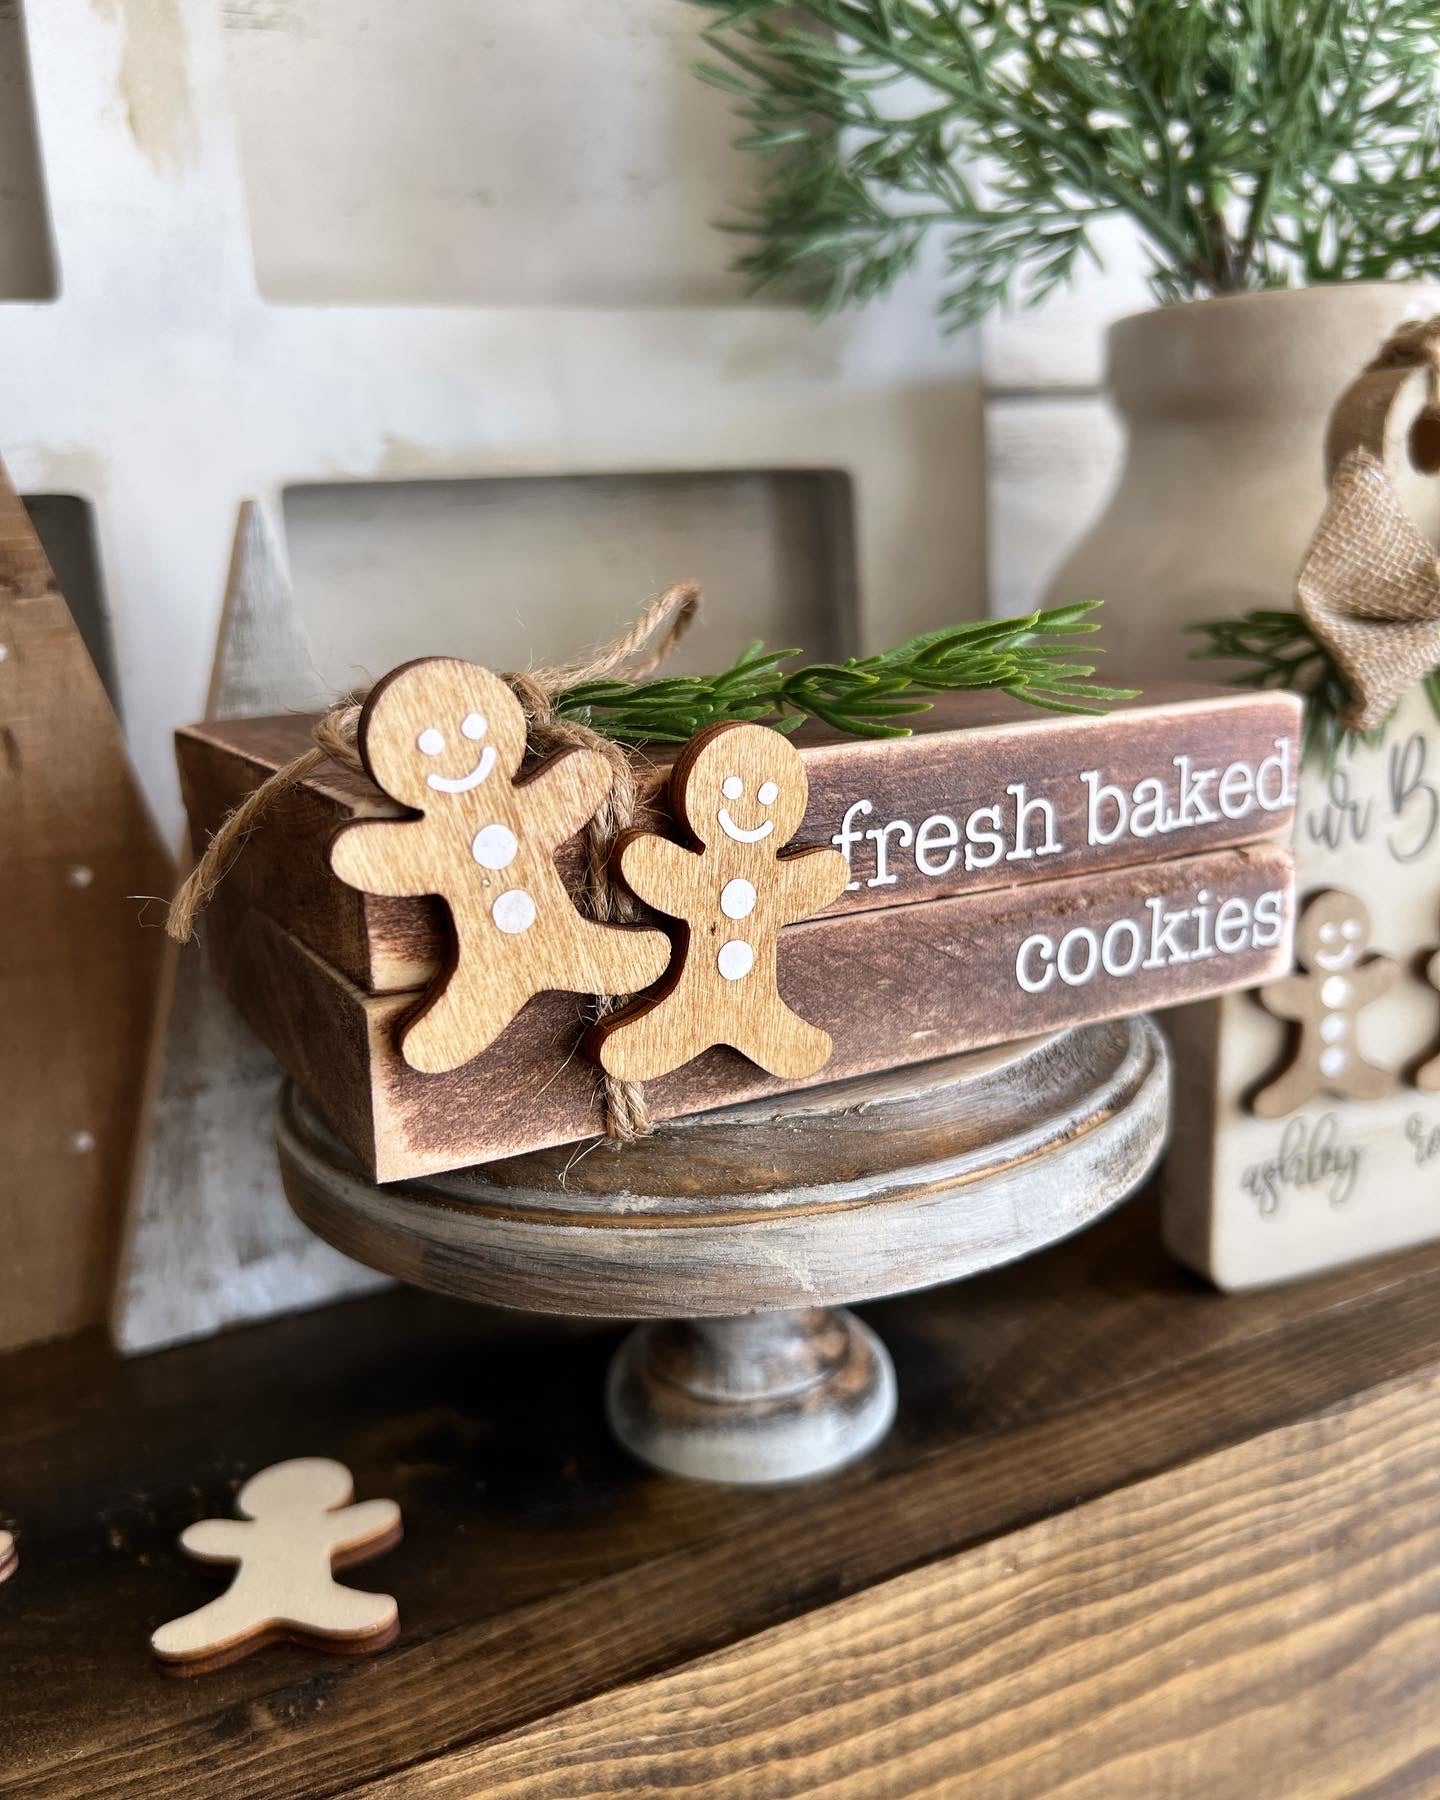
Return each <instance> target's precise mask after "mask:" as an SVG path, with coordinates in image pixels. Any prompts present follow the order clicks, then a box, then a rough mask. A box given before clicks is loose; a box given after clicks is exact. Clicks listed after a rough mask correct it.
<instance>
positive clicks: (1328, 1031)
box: [1320, 1012, 1350, 1044]
mask: <svg viewBox="0 0 1440 1800" xmlns="http://www.w3.org/2000/svg"><path fill="white" fill-rule="evenodd" d="M1349 1029H1350V1022H1349V1020H1348V1019H1347V1018H1346V1017H1345V1014H1344V1013H1338V1012H1333V1013H1326V1015H1325V1017H1324V1018H1323V1019H1322V1020H1321V1021H1320V1035H1321V1037H1323V1038H1324V1040H1325V1042H1326V1043H1327V1044H1333V1043H1335V1042H1336V1040H1337V1039H1339V1038H1343V1037H1344V1035H1345V1033H1346V1032H1347V1031H1348V1030H1349Z"/></svg>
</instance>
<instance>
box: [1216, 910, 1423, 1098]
mask: <svg viewBox="0 0 1440 1800" xmlns="http://www.w3.org/2000/svg"><path fill="white" fill-rule="evenodd" d="M1369 940H1370V914H1369V912H1368V911H1367V909H1366V907H1365V904H1364V902H1363V901H1361V900H1357V899H1356V898H1355V896H1354V895H1353V894H1347V893H1344V892H1342V891H1341V890H1340V889H1339V888H1327V889H1325V890H1324V892H1322V893H1319V894H1316V895H1315V896H1314V897H1313V898H1312V899H1311V900H1310V901H1308V902H1307V904H1306V906H1305V910H1304V911H1303V912H1302V913H1301V915H1300V919H1299V922H1298V924H1297V925H1296V928H1295V960H1296V962H1297V963H1298V964H1299V966H1300V970H1301V973H1299V974H1295V975H1285V976H1282V977H1281V978H1280V980H1279V981H1270V982H1267V983H1266V984H1265V986H1264V987H1262V988H1261V989H1260V995H1259V997H1260V1001H1261V1004H1262V1005H1263V1006H1264V1007H1265V1008H1266V1010H1267V1011H1268V1012H1271V1013H1273V1014H1274V1015H1275V1017H1276V1018H1277V1019H1289V1020H1293V1021H1294V1023H1295V1024H1296V1025H1298V1026H1299V1040H1298V1042H1297V1043H1296V1046H1295V1054H1294V1056H1293V1058H1292V1060H1291V1061H1290V1063H1289V1064H1288V1066H1287V1067H1286V1068H1285V1069H1284V1071H1283V1072H1282V1073H1281V1074H1280V1075H1279V1076H1278V1077H1277V1078H1276V1079H1275V1080H1274V1081H1272V1082H1270V1083H1269V1084H1268V1085H1267V1086H1266V1087H1263V1088H1262V1089H1261V1090H1260V1092H1259V1093H1258V1094H1256V1096H1255V1098H1254V1099H1253V1100H1252V1101H1251V1111H1252V1112H1254V1113H1255V1114H1256V1116H1257V1117H1258V1118H1261V1119H1279V1118H1283V1117H1284V1115H1285V1114H1286V1113H1291V1112H1294V1111H1295V1109H1296V1107H1299V1106H1304V1104H1305V1103H1306V1101H1307V1100H1313V1099H1314V1098H1315V1097H1316V1096H1317V1095H1318V1094H1333V1095H1335V1096H1336V1097H1337V1098H1338V1099H1342V1100H1380V1099H1383V1098H1384V1096H1385V1095H1386V1094H1391V1093H1394V1091H1395V1089H1396V1087H1397V1086H1398V1085H1399V1084H1398V1082H1397V1080H1396V1078H1395V1076H1394V1075H1392V1074H1391V1073H1390V1071H1389V1070H1388V1069H1381V1068H1378V1067H1377V1066H1376V1065H1375V1064H1374V1063H1371V1062H1367V1061H1366V1060H1365V1058H1364V1057H1363V1056H1362V1055H1361V1054H1360V1046H1359V1044H1358V1043H1357V1041H1356V1025H1357V1022H1358V1015H1359V1013H1360V1010H1361V1008H1362V1007H1366V1006H1369V1005H1370V1003H1371V1002H1372V1001H1373V1000H1378V999H1379V998H1380V996H1381V995H1382V994H1383V993H1385V992H1386V991H1387V990H1388V989H1389V988H1390V987H1391V986H1393V984H1394V982H1395V978H1396V976H1397V975H1398V974H1399V972H1400V970H1399V965H1398V964H1397V963H1395V962H1394V961H1393V960H1392V959H1391V958H1390V957H1388V956H1372V957H1369V958H1368V959H1367V960H1366V961H1364V962H1362V961H1361V960H1360V959H1361V957H1362V956H1364V955H1365V949H1366V946H1367V944H1368V943H1369Z"/></svg>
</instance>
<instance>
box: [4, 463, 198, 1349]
mask: <svg viewBox="0 0 1440 1800" xmlns="http://www.w3.org/2000/svg"><path fill="white" fill-rule="evenodd" d="M0 649H3V654H0V870H3V872H4V884H5V906H4V919H5V930H4V933H3V935H0V992H3V994H4V997H5V1008H4V1023H3V1025H0V1091H3V1094H4V1103H5V1117H6V1151H7V1154H6V1168H5V1177H4V1180H3V1182H0V1244H3V1245H4V1246H5V1254H4V1259H3V1264H0V1347H7V1346H10V1345H14V1344H23V1343H27V1342H29V1341H31V1340H33V1339H36V1338H43V1337H50V1336H54V1335H57V1334H59V1333H62V1332H68V1331H78V1330H79V1329H80V1328H81V1327H83V1326H86V1325H90V1324H94V1323H96V1322H97V1321H98V1320H100V1319H101V1318H103V1317H104V1315H105V1309H106V1305H107V1301H108V1296H109V1288H110V1283H111V1280H112V1279H113V1275H114V1267H115V1259H116V1254H117V1249H118V1241H119V1234H120V1229H121V1216H122V1212H123V1208H124V1202H125V1193H126V1189H127V1186H128V1183H129V1179H130V1166H131V1158H132V1156H133V1155H134V1151H135V1142H136V1132H137V1128H138V1125H139V1119H140V1110H141V1104H142V1096H143V1079H142V1077H143V1066H144V1046H145V1043H146V1039H147V1035H148V1033H149V1030H150V1023H151V1018H152V1015H153V1011H154V1007H155V1004H156V1000H157V997H158V989H159V978H160V966H161V950H162V945H163V943H164V938H163V935H162V933H161V931H160V929H159V926H160V909H159V906H158V904H157V905H156V906H155V907H153V908H152V909H151V914H150V918H149V924H150V929H148V930H146V929H144V928H143V925H142V920H143V914H144V904H145V902H144V897H145V896H147V895H150V896H160V895H163V894H165V893H166V892H168V890H169V888H170V885H171V882H172V880H173V872H172V870H171V866H170V863H169V861H168V859H167V858H166V856H165V854H164V852H163V850H162V848H161V846H160V842H159V839H158V837H157V835H156V832H155V828H154V825H153V823H152V821H151V819H150V817H149V814H148V813H147V811H146V808H145V805H144V802H143V801H142V799H141V797H140V793H139V790H138V787H137V784H136V781H135V777H134V774H133V772H132V770H131V767H130V763H129V760H128V758H127V756H126V751H125V744H124V740H123V738H122V736H121V733H120V726H119V723H118V721H117V720H116V717H115V714H114V711H113V710H112V708H111V705H110V702H109V700H108V699H107V697H106V694H105V690H104V688H103V686H102V685H101V682H100V677H99V676H98V675H97V674H96V672H95V667H94V665H93V663H92V662H91V660H90V658H89V656H88V654H87V653H86V650H85V647H84V644H83V643H82V642H81V638H80V634H79V632H78V631H77V630H76V628H75V623H74V620H73V619H72V618H71V617H70V614H69V612H68V610H67V608H66V605H65V601H64V598H63V597H62V596H61V594H60V592H59V591H58V589H57V587H56V585H55V579H54V576H53V575H52V573H51V570H50V565H49V563H48V562H47V561H46V558H45V553H44V551H43V550H42V548H41V546H40V542H39V539H38V538H37V537H36V536H35V533H34V530H33V528H32V527H31V524H30V521H29V519H28V517H27V515H26V512H25V509H24V506H23V505H22V504H21V502H20V500H19V499H18V497H17V496H16V493H15V490H14V488H13V487H12V486H11V485H10V481H9V478H8V476H6V475H5V473H4V471H3V469H0Z"/></svg>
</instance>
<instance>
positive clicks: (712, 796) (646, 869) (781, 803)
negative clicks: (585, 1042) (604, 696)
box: [590, 724, 850, 1081]
mask: <svg viewBox="0 0 1440 1800" xmlns="http://www.w3.org/2000/svg"><path fill="white" fill-rule="evenodd" d="M670 792H671V803H672V806H673V809H674V812H675V816H676V818H677V819H678V820H679V821H680V822H681V823H682V824H683V825H684V826H685V827H687V828H688V830H689V832H690V833H691V835H692V837H694V838H695V839H696V840H697V841H698V844H699V848H698V849H688V848H685V847H684V846H682V845H680V844H677V843H673V842H672V841H671V840H670V839H668V838H663V837H657V836H655V835H653V834H652V833H648V832H635V833H631V834H629V835H628V836H626V837H625V838H623V839H622V840H621V844H620V850H619V866H620V872H621V874H622V876H623V877H624V879H625V882H626V884H627V885H628V886H629V887H630V888H631V889H632V891H633V892H634V893H635V894H637V895H638V896H639V898H640V899H641V900H643V901H645V902H646V903H647V904H648V905H650V906H653V907H654V908H655V909H656V911H657V912H662V913H665V914H668V915H669V916H670V917H671V918H675V919H680V920H682V921H683V922H684V925H685V927H686V930H685V939H684V943H683V944H682V945H681V946H680V947H679V948H678V949H677V950H676V953H675V959H674V961H673V962H672V963H671V965H670V972H669V975H668V976H667V978H666V981H665V983H664V984H663V986H662V988H661V990H660V992H659V993H658V994H655V995H649V996H646V997H645V998H644V999H642V1000H640V1001H638V1002H636V1003H635V1004H634V1005H632V1006H630V1007H627V1008H626V1009H625V1010H624V1011H623V1012H621V1013H616V1014H612V1015H611V1016H610V1017H609V1018H607V1019H604V1020H602V1021H601V1022H600V1023H599V1024H598V1025H596V1026H595V1027H594V1028H593V1030H592V1032H591V1037H590V1047H591V1049H592V1052H593V1053H594V1054H596V1055H597V1056H598V1058H599V1061H600V1063H601V1065H602V1067H603V1068H604V1069H605V1071H606V1072H607V1074H610V1075H614V1076H616V1077H618V1078H619V1079H621V1080H624V1081H649V1080H651V1079H652V1078H653V1077H654V1076H657V1075H663V1074H665V1073H666V1072H667V1071H668V1070H670V1069H675V1068H679V1066H680V1065H681V1064H682V1063H686V1062H689V1061H690V1059H691V1058H692V1057H694V1056H698V1055H699V1054H700V1052H701V1051H702V1050H705V1049H708V1048H709V1046H710V1045H712V1044H729V1045H731V1046H733V1048H735V1049H736V1050H739V1051H741V1052H742V1053H743V1054H744V1055H746V1056H748V1057H749V1058H750V1060H751V1061H752V1062H756V1063H758V1064H759V1065H760V1067H761V1068H762V1069H764V1070H766V1071H767V1072H768V1073H769V1074H771V1075H778V1076H781V1077H783V1078H785V1079H787V1080H800V1079H803V1078H804V1077H806V1076H809V1075H813V1074H815V1072H816V1071H817V1070H818V1069H820V1068H821V1067H823V1065H824V1064H825V1063H826V1062H827V1061H828V1059H829V1056H830V1052H831V1049H832V1045H831V1042H830V1038H829V1035H828V1033H826V1032H824V1031H821V1030H820V1029H819V1027H818V1026H815V1025H811V1024H808V1023H807V1022H806V1021H805V1020H804V1019H802V1018H801V1017H800V1016H799V1014H798V1013H795V1012H793V1011H792V1010H791V1009H790V1007H788V1006H787V1005H786V1004H785V1002H784V1001H783V1000H782V999H781V998H780V994H779V991H778V990H777V988H776V985H775V953H776V942H777V940H778V938H779V935H780V931H781V929H782V927H784V926H786V925H790V924H793V923H794V922H795V921H796V920H798V919H807V918H809V917H810V916H811V914H812V913H817V912H819V911H820V910H821V908H822V907H825V906H828V905H829V903H830V902H831V901H832V900H834V899H835V898H837V896H838V895H839V894H841V893H842V892H843V891H844V888H845V885H846V882H847V881H848V880H849V876H850V870H849V865H848V864H847V863H846V861H845V858H844V857H843V856H841V855H840V853H839V852H838V851H836V850H829V849H814V850H798V851H794V852H792V853H791V854H790V855H788V856H779V855H777V854H776V852H777V851H778V850H779V849H780V848H781V846H782V845H784V844H786V843H788V842H789V840H790V839H791V838H792V837H793V836H794V834H795V832H796V831H797V830H798V829H799V826H800V821H801V819H802V818H803V817H804V816H805V805H806V801H807V799H808V797H809V783H808V781H807V779H806V775H805V765H804V763H803V762H802V761H801V760H800V755H799V752H798V751H797V750H796V749H795V747H794V745H793V744H791V743H790V742H789V740H788V739H787V738H786V737H785V736H784V735H783V734H782V733H780V732H778V731H774V730H772V729H771V728H770V727H769V726H765V725H735V724H728V725H714V726H711V727H710V728H709V729H708V730H706V731H702V732H700V733H699V735H698V736H696V737H694V738H692V739H691V741H690V743H689V744H688V745H687V746H686V748H685V750H684V751H683V752H682V753H681V755H680V757H679V759H678V760H677V762H676V764H675V767H674V769H673V770H672V772H671V777H670Z"/></svg>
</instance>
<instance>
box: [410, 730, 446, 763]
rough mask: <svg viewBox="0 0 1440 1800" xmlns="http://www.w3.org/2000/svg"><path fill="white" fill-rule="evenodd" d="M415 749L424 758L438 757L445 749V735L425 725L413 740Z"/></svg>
mask: <svg viewBox="0 0 1440 1800" xmlns="http://www.w3.org/2000/svg"><path fill="white" fill-rule="evenodd" d="M415 744H416V748H417V749H418V750H419V751H420V752H421V753H422V755H425V756H438V755H439V754H440V752H441V751H442V750H443V749H444V748H445V734H444V732H443V731H437V730H436V729H435V727H434V726H433V725H427V726H426V727H425V729H424V730H423V731H422V732H421V733H420V735H419V737H417V738H416V740H415Z"/></svg>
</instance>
